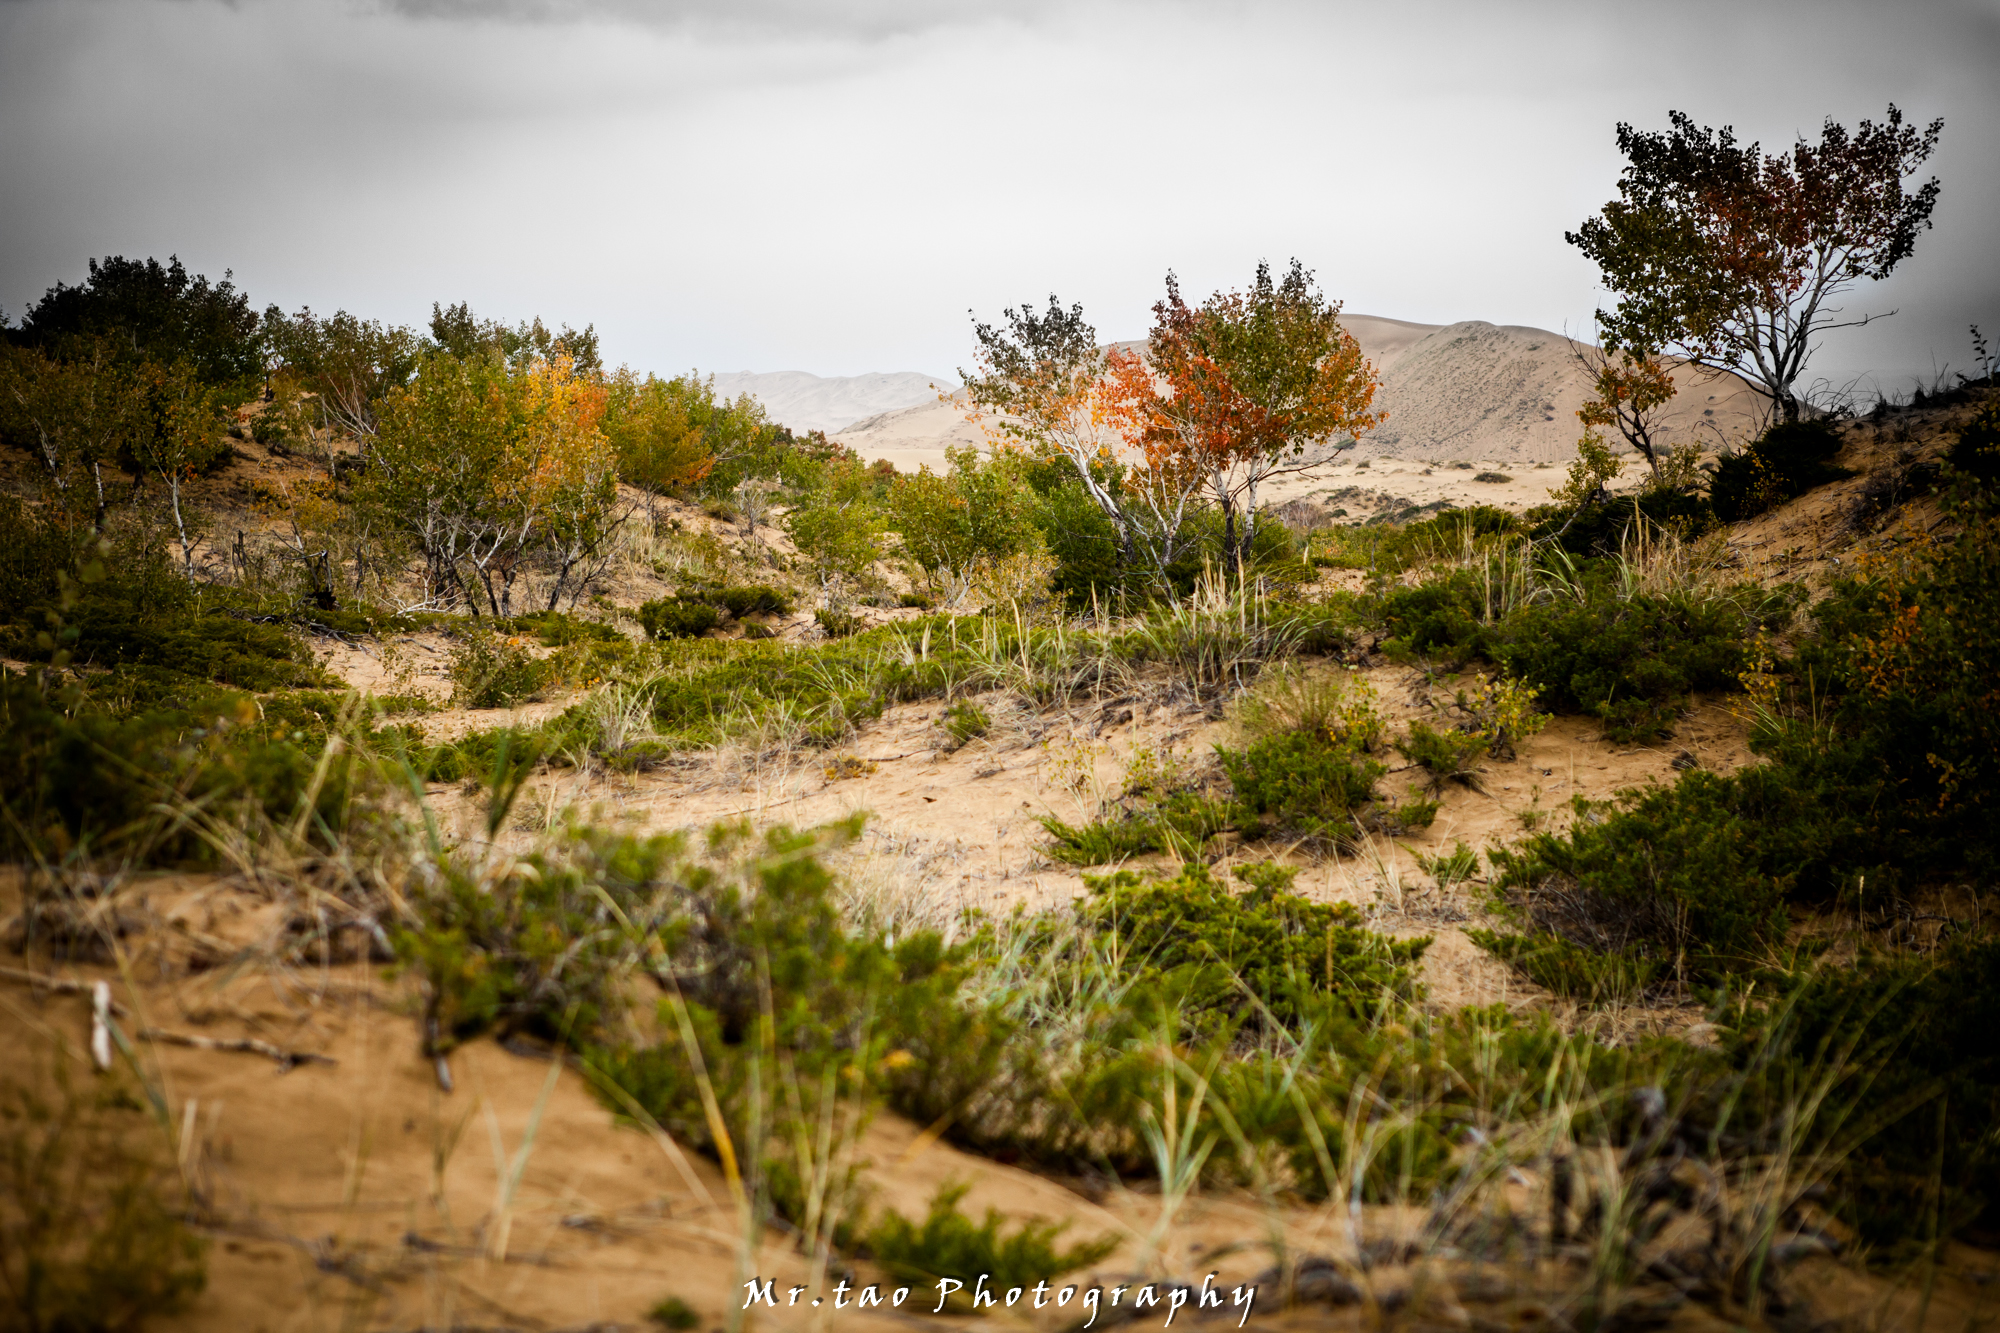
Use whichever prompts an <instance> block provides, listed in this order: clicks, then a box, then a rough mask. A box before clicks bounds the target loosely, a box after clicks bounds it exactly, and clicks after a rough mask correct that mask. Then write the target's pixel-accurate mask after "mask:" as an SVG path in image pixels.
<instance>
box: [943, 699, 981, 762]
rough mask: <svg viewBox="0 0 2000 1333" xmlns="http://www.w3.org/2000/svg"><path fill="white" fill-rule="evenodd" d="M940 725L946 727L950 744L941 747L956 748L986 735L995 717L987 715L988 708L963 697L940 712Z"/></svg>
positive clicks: (945, 732) (945, 731)
mask: <svg viewBox="0 0 2000 1333" xmlns="http://www.w3.org/2000/svg"><path fill="white" fill-rule="evenodd" d="M938 725H939V726H940V727H942V728H943V729H944V734H945V736H946V737H947V738H948V739H949V741H950V744H949V745H945V746H941V747H939V748H941V749H945V750H956V749H958V748H960V747H961V746H963V745H965V744H966V743H967V742H968V741H971V740H973V739H974V738H976V737H979V736H984V735H985V734H986V732H987V729H988V728H989V727H991V726H992V725H993V719H992V718H989V717H988V716H986V710H985V709H983V708H981V707H980V706H979V705H978V704H975V703H973V702H972V701H971V700H969V699H961V700H959V701H958V702H957V703H955V704H952V705H951V706H950V707H949V708H946V709H945V710H944V711H943V712H942V713H940V714H938Z"/></svg>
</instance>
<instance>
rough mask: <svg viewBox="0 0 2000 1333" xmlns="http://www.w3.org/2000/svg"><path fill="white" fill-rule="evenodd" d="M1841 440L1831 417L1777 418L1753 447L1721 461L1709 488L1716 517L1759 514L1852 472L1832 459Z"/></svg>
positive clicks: (1732, 520)
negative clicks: (1786, 419) (1797, 419)
mask: <svg viewBox="0 0 2000 1333" xmlns="http://www.w3.org/2000/svg"><path fill="white" fill-rule="evenodd" d="M1840 443H1841V441H1840V432H1839V431H1838V430H1837V429H1835V427H1834V424H1833V422H1832V421H1830V420H1828V419H1826V418H1816V419H1813V420H1804V421H1781V422H1778V423H1777V424H1776V425H1773V426H1772V427H1771V428H1770V429H1769V430H1767V431H1765V432H1764V433H1763V434H1762V435H1760V436H1758V437H1757V439H1756V441H1755V442H1753V443H1752V444H1751V445H1750V447H1749V448H1748V449H1745V450H1744V451H1743V452H1741V453H1737V454H1731V455H1728V456H1727V457H1725V458H1722V459H1721V460H1719V461H1718V462H1717V463H1716V468H1715V477H1714V480H1712V481H1711V482H1710V483H1709V488H1708V494H1709V500H1710V503H1712V504H1713V505H1714V507H1715V513H1716V516H1717V517H1718V518H1720V519H1721V520H1722V521H1723V522H1725V523H1737V522H1741V521H1742V520H1744V519H1746V518H1755V517H1756V516H1757V515H1759V514H1761V513H1763V512H1764V511H1765V510H1767V509H1770V508H1772V507H1773V506H1775V505H1780V504H1783V503H1784V502H1785V501H1787V500H1789V499H1791V498H1792V497H1793V496H1797V495H1804V494H1805V493H1806V492H1807V491H1809V490H1811V489H1813V488H1814V487H1815V486H1824V485H1826V484H1827V483H1828V482H1833V481H1839V480H1841V479H1842V478H1844V477H1851V476H1853V475H1854V474H1853V473H1852V472H1850V471H1849V470H1848V469H1846V468H1844V467H1838V466H1836V465H1835V464H1834V462H1833V458H1834V455H1835V454H1837V453H1839V452H1840Z"/></svg>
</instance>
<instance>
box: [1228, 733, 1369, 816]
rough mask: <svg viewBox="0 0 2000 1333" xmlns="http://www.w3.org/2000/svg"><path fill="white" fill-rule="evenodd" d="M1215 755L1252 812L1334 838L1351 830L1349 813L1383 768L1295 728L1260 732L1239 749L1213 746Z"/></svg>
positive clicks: (1353, 748) (1358, 752) (1365, 797)
mask: <svg viewBox="0 0 2000 1333" xmlns="http://www.w3.org/2000/svg"><path fill="white" fill-rule="evenodd" d="M1216 755H1217V757H1218V758H1219V759H1220V760H1221V761H1222V768H1223V771H1224V772H1225V773H1227V774H1228V775H1229V781H1230V783H1231V785H1232V786H1234V788H1235V789H1236V799H1237V800H1238V801H1239V802H1240V803H1241V804H1242V807H1243V809H1245V810H1246V811H1248V812H1249V813H1250V814H1251V815H1255V816H1258V817H1259V818H1260V819H1262V820H1268V821H1269V822H1271V823H1272V824H1274V825H1276V826H1278V827H1280V828H1285V829H1296V830H1298V831H1299V832H1301V833H1306V834H1310V835H1312V836H1314V837H1319V838H1327V839H1336V840H1337V839H1342V838H1351V837H1353V836H1354V835H1355V833H1356V832H1357V831H1358V827H1357V825H1356V823H1355V820H1354V816H1353V812H1354V811H1355V810H1356V808H1358V807H1359V806H1361V805H1363V804H1365V803H1366V802H1368V801H1369V800H1370V799H1372V798H1373V796H1374V794H1375V783H1376V782H1377V781H1378V780H1379V779H1380V778H1381V776H1382V775H1383V774H1384V773H1385V772H1387V771H1388V766H1387V765H1386V764H1384V763H1382V762H1381V761H1380V760H1378V759H1375V758H1372V757H1371V756H1369V755H1368V754H1366V753H1364V752H1363V751H1362V750H1361V749H1360V748H1359V747H1357V746H1352V745H1346V744H1340V743H1334V742H1329V741H1327V740H1325V739H1323V738H1322V737H1319V736H1314V735H1311V734H1308V733H1306V732H1298V731H1288V732H1280V733H1277V734H1275V735H1271V736H1263V737H1259V738H1258V739H1256V740H1253V741H1251V742H1250V743H1249V745H1247V746H1246V747H1244V748H1243V749H1242V750H1229V749H1225V748H1223V747H1220V746H1218V747H1217V749H1216Z"/></svg>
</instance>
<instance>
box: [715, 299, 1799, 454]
mask: <svg viewBox="0 0 2000 1333" xmlns="http://www.w3.org/2000/svg"><path fill="white" fill-rule="evenodd" d="M1341 323H1342V324H1343V325H1344V326H1345V327H1346V328H1347V330H1348V331H1349V332H1350V333H1352V334H1353V335H1354V337H1355V340H1356V341H1357V342H1359V343H1360V344H1361V351H1362V354H1363V355H1365V356H1366V357H1367V358H1368V359H1369V361H1371V362H1372V363H1374V366H1375V370H1376V373H1377V374H1378V375H1379V376H1380V377H1381V381H1382V387H1381V391H1380V392H1379V393H1378V394H1377V395H1376V397H1375V404H1374V405H1375V407H1376V409H1377V410H1381V411H1386V412H1387V413H1388V419H1387V420H1386V421H1384V422H1383V423H1382V425H1381V427H1380V428H1379V429H1377V430H1374V431H1371V432H1369V433H1368V434H1367V435H1364V436H1363V437H1362V438H1361V442H1360V447H1359V448H1358V449H1357V450H1356V451H1355V453H1354V454H1353V455H1352V457H1355V458H1374V457H1386V458H1413V459H1422V460H1425V461H1428V462H1443V461H1447V460H1453V459H1468V460H1474V459H1476V460H1486V461H1492V462H1514V463H1541V462H1558V461H1562V460H1565V459H1568V458H1570V457H1572V456H1574V454H1575V452H1576V440H1577V436H1578V435H1579V434H1580V433H1581V432H1582V427H1581V426H1580V425H1579V424H1578V422H1577V419H1576V410H1577V409H1578V408H1579V407H1581V406H1583V403H1584V400H1585V399H1586V398H1588V397H1589V396H1590V377H1589V376H1588V375H1587V374H1586V373H1585V371H1584V369H1583V367H1582V366H1581V365H1580V364H1579V363H1578V361H1577V359H1576V356H1575V353H1574V351H1573V350H1572V347H1571V343H1570V340H1569V339H1568V338H1567V337H1565V336H1564V335H1562V334H1560V333H1551V332H1550V331H1549V330H1547V329H1537V328H1530V327H1528V326H1526V325H1520V324H1489V323H1487V322H1486V321H1485V320H1476V319H1472V320H1461V321H1459V322H1458V323H1456V324H1417V323H1412V322H1411V321H1409V320H1401V319H1385V318H1383V317H1381V316H1379V315H1352V314H1350V315H1343V316H1342V317H1341ZM1119 345H1120V346H1127V347H1137V346H1142V344H1119ZM1673 376H1674V381H1675V383H1676V384H1677V385H1678V386H1679V388H1680V393H1679V395H1678V396H1677V397H1676V398H1675V399H1674V400H1673V402H1672V403H1670V404H1669V405H1668V408H1667V410H1666V411H1665V412H1663V413H1662V414H1661V420H1662V425H1663V427H1664V430H1663V437H1664V438H1665V439H1666V440H1667V441H1669V442H1670V443H1680V442H1692V441H1699V442H1700V443H1702V444H1703V445H1704V446H1706V447H1708V448H1711V449H1713V448H1715V447H1716V446H1718V445H1720V444H1723V443H1725V442H1727V443H1740V442H1742V441H1743V440H1746V439H1748V438H1750V437H1751V436H1753V435H1754V434H1755V433H1756V432H1757V430H1758V429H1759V427H1760V426H1761V424H1762V422H1763V418H1764V413H1765V401H1764V399H1763V397H1762V395H1760V394H1758V393H1757V392H1756V391H1755V390H1753V389H1752V388H1751V387H1750V386H1749V385H1748V384H1746V383H1744V382H1743V381H1742V380H1741V379H1738V378H1737V377H1736V376H1734V375H1728V374H1723V375H1709V374H1706V373H1704V372H1701V371H1697V370H1695V369H1694V368H1692V367H1689V366H1685V365H1680V366H1676V367H1675V368H1674V370H1673ZM720 382H721V381H720V377H718V378H717V383H718V384H720ZM940 387H943V386H940ZM965 411H966V404H965V402H964V396H963V394H962V393H960V394H959V395H957V396H956V398H955V399H954V400H953V401H950V402H940V401H937V400H936V395H935V394H933V395H932V397H931V399H930V400H927V401H916V402H912V403H909V404H908V405H905V406H900V407H891V408H885V409H881V410H879V411H878V412H877V413H876V414H875V415H873V416H867V417H857V418H854V419H853V420H852V421H851V422H850V423H849V424H848V425H847V426H845V427H843V428H842V429H841V430H840V431H839V432H838V436H839V438H840V440H841V441H842V443H844V444H847V445H849V446H851V447H852V448H853V449H855V450H856V451H857V452H858V453H860V454H861V455H862V457H864V458H880V457H886V458H889V459H891V461H893V462H895V463H896V465H897V466H898V467H906V466H914V465H915V463H917V462H923V461H932V462H933V463H934V465H936V464H941V463H942V461H943V456H944V448H945V446H946V445H952V444H958V445H967V444H978V443H980V442H981V441H982V439H983V437H982V436H981V434H980V433H979V431H978V429H977V428H976V427H974V426H973V425H971V424H970V423H969V422H967V421H966V420H965Z"/></svg>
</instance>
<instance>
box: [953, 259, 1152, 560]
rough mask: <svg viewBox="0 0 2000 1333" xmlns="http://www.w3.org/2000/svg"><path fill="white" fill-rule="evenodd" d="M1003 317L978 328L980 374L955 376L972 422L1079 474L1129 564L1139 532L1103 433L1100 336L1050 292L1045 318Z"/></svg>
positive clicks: (1008, 313)
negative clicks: (997, 322)
mask: <svg viewBox="0 0 2000 1333" xmlns="http://www.w3.org/2000/svg"><path fill="white" fill-rule="evenodd" d="M1001 315H1002V319H1003V323H1002V324H1001V325H993V324H981V323H978V322H977V321H975V322H974V323H973V326H972V332H973V336H974V337H975V338H976V339H978V341H979V352H978V354H977V362H976V368H975V369H974V370H970V371H967V370H960V371H959V372H958V377H959V378H960V379H962V380H964V381H965V390H966V396H967V397H968V398H970V399H971V402H972V408H973V411H972V416H973V417H974V419H976V420H979V421H980V422H981V424H982V428H988V427H987V423H988V422H991V423H992V425H991V427H990V428H989V429H990V431H991V433H993V434H997V435H998V437H999V442H1000V443H1001V444H1003V445H1012V446H1013V447H1015V448H1018V449H1020V450H1021V451H1022V452H1024V453H1026V454H1028V455H1029V456H1030V457H1031V458H1034V459H1036V460H1037V461H1040V462H1052V463H1059V464H1062V465H1064V466H1066V467H1067V468H1069V469H1070V470H1071V471H1072V472H1074V473H1075V475H1076V479H1077V481H1078V483H1079V484H1080V485H1081V486H1082V488H1083V490H1084V493H1085V494H1086V495H1088V496H1089V497H1090V500H1091V502H1092V503H1093V504H1095V505H1096V506H1097V507H1098V509H1099V510H1101V511H1102V512H1103V514H1104V516H1105V518H1107V519H1108V520H1110V522H1111V526H1112V529H1113V531H1114V532H1116V533H1117V536H1118V551H1119V560H1120V562H1121V563H1123V564H1126V565H1130V564H1131V563H1132V561H1133V557H1134V554H1135V551H1134V537H1135V533H1134V531H1133V523H1132V517H1131V515H1130V514H1129V513H1128V512H1127V511H1126V507H1125V506H1124V504H1122V503H1121V500H1120V495H1119V484H1118V474H1119V472H1120V470H1121V469H1120V467H1119V463H1118V460H1117V459H1116V458H1115V457H1114V456H1113V455H1112V453H1111V450H1110V448H1109V447H1108V443H1107V441H1106V440H1105V439H1104V437H1103V433H1102V432H1101V431H1100V430H1099V424H1100V416H1099V412H1098V408H1097V394H1098V381H1099V379H1100V377H1101V376H1102V375H1103V374H1104V371H1105V356H1104V352H1103V351H1102V350H1100V349H1099V347H1098V345H1097V330H1096V329H1094V328H1092V327H1091V325H1090V323H1089V321H1087V320H1086V319H1084V317H1083V307H1082V306H1081V305H1072V306H1070V307H1069V308H1068V309H1067V310H1065V309H1064V308H1063V305H1062V302H1061V301H1059V300H1057V299H1056V296H1055V294H1054V293H1053V292H1051V293H1050V294H1049V308H1048V310H1047V311H1046V312H1045V313H1042V314H1037V313H1036V312H1035V308H1034V307H1033V306H1032V305H1025V304H1024V305H1022V306H1021V307H1020V308H1019V309H1015V308H1012V307H1010V308H1008V309H1007V310H1004V311H1002V312H1001Z"/></svg>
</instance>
